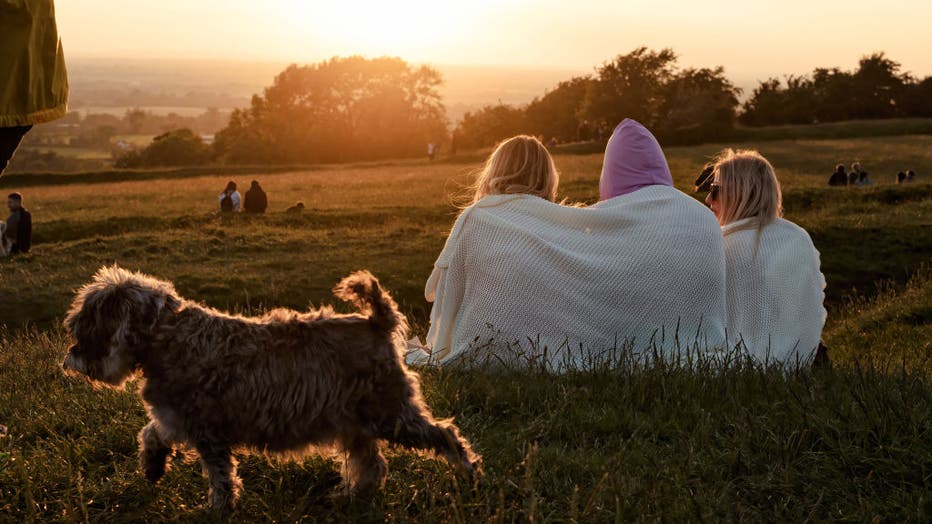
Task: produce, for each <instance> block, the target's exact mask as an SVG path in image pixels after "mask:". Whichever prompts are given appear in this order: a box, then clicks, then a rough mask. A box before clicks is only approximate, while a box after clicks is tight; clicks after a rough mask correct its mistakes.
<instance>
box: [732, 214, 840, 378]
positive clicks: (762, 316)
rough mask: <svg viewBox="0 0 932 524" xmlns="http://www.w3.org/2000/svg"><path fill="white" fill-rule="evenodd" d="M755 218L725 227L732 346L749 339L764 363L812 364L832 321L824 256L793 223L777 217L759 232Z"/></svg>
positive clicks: (752, 347) (754, 352) (749, 345)
mask: <svg viewBox="0 0 932 524" xmlns="http://www.w3.org/2000/svg"><path fill="white" fill-rule="evenodd" d="M753 220H754V219H745V220H738V221H736V222H733V223H731V224H728V225H726V226H724V227H723V228H722V234H723V235H724V239H725V267H726V284H725V288H726V303H727V307H728V320H727V324H726V326H727V328H728V339H729V342H731V343H737V342H742V341H743V342H744V344H745V345H746V346H747V349H748V351H749V352H750V353H751V355H753V356H754V357H755V358H757V359H758V360H762V361H763V360H771V361H774V360H775V361H778V362H783V363H786V364H795V363H796V362H797V360H799V361H800V362H808V361H809V359H810V358H811V357H812V355H813V352H814V350H815V349H816V346H818V345H819V339H820V338H821V336H822V327H823V326H824V325H825V317H826V312H825V308H824V307H823V306H822V301H823V300H824V298H825V292H824V290H825V277H823V276H822V272H821V271H820V269H819V265H820V262H819V252H818V251H817V250H816V248H815V246H813V245H812V239H811V238H809V234H808V233H806V231H805V230H804V229H803V228H801V227H799V226H797V225H796V224H794V223H792V222H789V221H787V220H784V219H782V218H781V219H777V220H775V221H773V222H771V223H770V224H768V225H766V226H764V228H763V229H761V230H760V233H759V234H758V228H757V227H756V226H755V224H754V222H752V221H753ZM758 237H759V238H758Z"/></svg>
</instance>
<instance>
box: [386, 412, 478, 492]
mask: <svg viewBox="0 0 932 524" xmlns="http://www.w3.org/2000/svg"><path fill="white" fill-rule="evenodd" d="M386 430H387V431H384V432H383V434H382V438H384V439H386V440H388V441H389V442H392V443H395V444H400V445H402V446H404V447H406V448H411V449H423V450H428V451H432V452H434V453H436V454H437V455H442V456H443V457H444V458H446V459H447V462H449V463H450V465H452V466H453V467H455V468H460V469H461V470H462V471H463V472H465V473H467V474H470V475H477V474H481V473H482V457H480V456H479V455H477V454H476V453H475V452H473V450H472V447H471V446H470V445H469V442H468V441H467V440H466V439H465V438H463V436H462V435H460V430H459V428H457V427H456V426H455V425H454V424H453V423H452V422H450V421H448V420H434V419H433V417H431V416H430V414H429V413H424V412H422V411H421V410H419V409H417V407H415V406H407V407H406V408H405V409H404V411H403V413H402V415H401V416H400V417H399V418H398V420H397V422H396V424H395V426H394V427H393V428H386Z"/></svg>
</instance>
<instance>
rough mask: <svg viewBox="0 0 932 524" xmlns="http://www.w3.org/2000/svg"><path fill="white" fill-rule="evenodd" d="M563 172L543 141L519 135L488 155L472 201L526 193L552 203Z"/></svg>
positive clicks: (477, 180) (477, 178) (479, 175)
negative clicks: (494, 196) (560, 171)
mask: <svg viewBox="0 0 932 524" xmlns="http://www.w3.org/2000/svg"><path fill="white" fill-rule="evenodd" d="M559 184H560V173H559V172H557V167H556V165H554V163H553V158H551V156H550V152H549V151H547V148H546V147H544V144H542V143H541V142H540V140H538V139H536V138H534V137H532V136H527V135H518V136H515V137H511V138H509V139H507V140H503V141H502V142H501V143H500V144H498V146H497V147H496V148H495V151H493V152H492V154H491V155H489V158H488V160H486V162H485V166H484V167H483V168H482V170H481V171H480V172H479V174H478V176H477V177H476V183H475V184H474V186H473V189H474V190H475V192H474V194H473V199H472V201H473V202H478V201H479V200H480V199H482V197H485V196H488V195H512V194H527V195H534V196H539V197H541V198H545V199H547V200H550V201H551V202H553V201H554V200H556V198H557V186H558V185H559Z"/></svg>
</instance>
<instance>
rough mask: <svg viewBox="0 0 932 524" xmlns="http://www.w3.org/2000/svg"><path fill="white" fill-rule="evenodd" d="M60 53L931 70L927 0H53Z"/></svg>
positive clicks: (769, 70) (751, 70) (755, 73)
mask: <svg viewBox="0 0 932 524" xmlns="http://www.w3.org/2000/svg"><path fill="white" fill-rule="evenodd" d="M56 6H57V10H58V23H59V29H60V32H61V35H62V39H63V42H64V45H65V51H66V53H67V54H71V55H73V56H96V57H100V56H114V57H132V58H149V57H151V58H211V59H247V60H275V61H282V60H287V61H297V62H312V61H317V60H321V59H323V58H328V57H330V56H333V55H349V54H363V55H368V56H379V55H396V56H401V57H402V58H405V59H406V60H408V61H412V62H428V63H445V64H477V65H505V66H508V65H510V66H531V67H534V68H548V69H551V68H552V69H564V70H566V69H569V70H578V71H590V70H591V69H592V67H593V66H595V65H597V64H599V63H601V62H603V61H604V60H606V59H609V58H611V57H613V56H615V55H617V54H619V53H624V52H628V51H630V50H631V49H633V48H635V47H637V46H640V45H646V46H648V47H651V48H655V49H660V48H662V47H672V48H673V49H674V50H675V51H676V52H677V53H678V54H679V55H680V65H682V66H714V65H723V66H725V68H726V71H727V72H728V74H729V75H735V76H741V77H758V78H762V77H765V76H767V75H780V74H784V73H805V72H809V71H811V70H812V68H814V67H816V66H832V65H838V66H841V67H843V68H851V67H853V66H854V65H855V64H856V62H857V59H858V58H859V57H860V56H861V55H864V54H866V53H870V52H872V51H877V50H883V51H886V52H887V54H888V55H889V56H891V57H892V58H894V59H896V60H898V61H899V62H901V63H902V64H903V67H904V69H905V70H907V71H911V72H912V73H914V74H916V75H917V76H925V75H932V51H930V50H932V30H930V24H932V1H929V0H892V1H887V2H877V1H876V0H872V1H870V2H866V1H858V0H853V1H852V0H848V1H842V0H782V1H775V0H765V1H751V0H749V1H746V2H737V1H731V0H705V1H701V2H695V1H673V0H590V1H586V0H578V1H557V0H534V1H531V0H506V1H492V0H470V1H461V2H444V1H440V0H435V1H427V0H394V1H391V2H387V1H348V0H344V1H340V2H312V1H305V0H264V1H261V2H259V1H256V0H159V1H158V2H153V1H151V0H122V1H120V2H113V1H110V0H60V1H59V2H57V3H56Z"/></svg>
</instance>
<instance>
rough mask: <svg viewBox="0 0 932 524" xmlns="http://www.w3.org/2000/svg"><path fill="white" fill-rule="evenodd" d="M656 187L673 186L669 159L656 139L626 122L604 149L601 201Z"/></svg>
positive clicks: (646, 131) (636, 125)
mask: <svg viewBox="0 0 932 524" xmlns="http://www.w3.org/2000/svg"><path fill="white" fill-rule="evenodd" d="M655 185H661V186H671V187H672V186H673V176H672V175H671V174H670V167H669V166H668V165H667V159H666V157H664V156H663V150H662V149H660V144H659V143H658V142H657V139H656V138H654V135H652V134H651V132H650V131H648V130H647V128H646V127H644V126H642V125H641V124H640V123H638V122H636V121H634V120H631V119H630V118H626V119H624V120H622V122H621V123H620V124H618V127H616V128H615V131H613V132H612V137H611V138H609V140H608V145H607V146H605V160H604V162H603V163H602V178H601V180H600V181H599V200H608V199H609V198H614V197H616V196H620V195H627V194H628V193H632V192H634V191H637V190H638V189H641V188H642V187H647V186H655Z"/></svg>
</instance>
